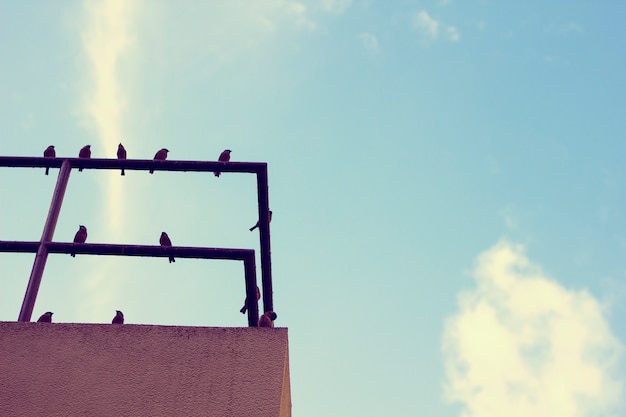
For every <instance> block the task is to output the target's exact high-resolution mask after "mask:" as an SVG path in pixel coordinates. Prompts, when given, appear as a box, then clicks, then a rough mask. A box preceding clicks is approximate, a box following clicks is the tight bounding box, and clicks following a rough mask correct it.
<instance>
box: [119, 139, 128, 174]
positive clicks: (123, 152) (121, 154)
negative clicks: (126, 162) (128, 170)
mask: <svg viewBox="0 0 626 417" xmlns="http://www.w3.org/2000/svg"><path fill="white" fill-rule="evenodd" d="M117 159H126V149H124V145H122V144H121V143H120V144H119V145H117ZM122 175H126V174H125V173H124V167H122Z"/></svg>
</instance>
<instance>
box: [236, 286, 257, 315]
mask: <svg viewBox="0 0 626 417" xmlns="http://www.w3.org/2000/svg"><path fill="white" fill-rule="evenodd" d="M260 298H261V290H260V289H259V286H258V285H257V287H256V300H257V301H259V299H260ZM246 311H248V297H246V300H245V301H244V302H243V307H241V310H239V312H241V314H246Z"/></svg>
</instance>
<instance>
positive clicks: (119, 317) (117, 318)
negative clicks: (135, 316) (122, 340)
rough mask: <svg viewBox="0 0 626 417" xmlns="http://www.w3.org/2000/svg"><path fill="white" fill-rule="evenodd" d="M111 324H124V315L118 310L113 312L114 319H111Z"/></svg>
mask: <svg viewBox="0 0 626 417" xmlns="http://www.w3.org/2000/svg"><path fill="white" fill-rule="evenodd" d="M111 324H124V313H122V312H121V311H119V310H115V317H113V320H112V321H111Z"/></svg>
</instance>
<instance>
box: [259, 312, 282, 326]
mask: <svg viewBox="0 0 626 417" xmlns="http://www.w3.org/2000/svg"><path fill="white" fill-rule="evenodd" d="M276 317H278V316H277V315H276V313H274V312H273V311H266V312H265V314H263V315H262V316H261V317H260V318H259V323H258V326H259V327H274V320H276Z"/></svg>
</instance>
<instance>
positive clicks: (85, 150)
mask: <svg viewBox="0 0 626 417" xmlns="http://www.w3.org/2000/svg"><path fill="white" fill-rule="evenodd" d="M78 157H79V158H84V159H89V158H91V145H85V146H83V147H82V148H80V152H78ZM82 170H83V168H82V167H81V168H78V171H79V172H81V171H82Z"/></svg>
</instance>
